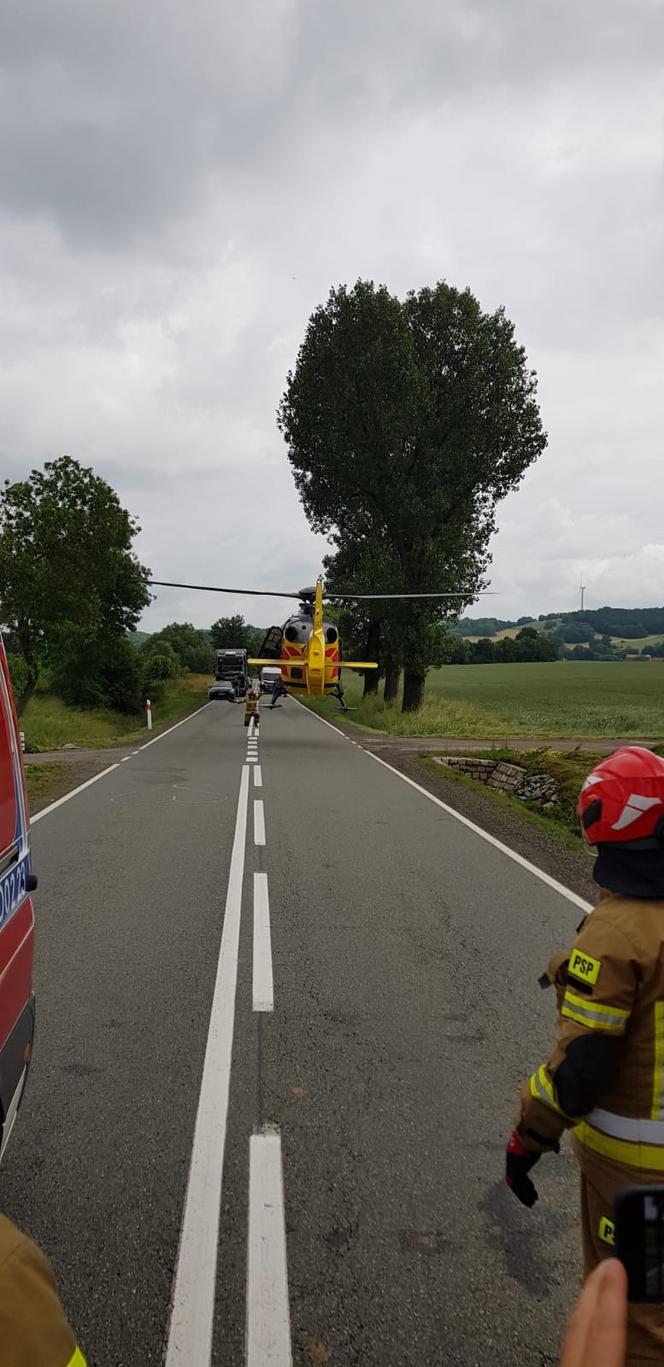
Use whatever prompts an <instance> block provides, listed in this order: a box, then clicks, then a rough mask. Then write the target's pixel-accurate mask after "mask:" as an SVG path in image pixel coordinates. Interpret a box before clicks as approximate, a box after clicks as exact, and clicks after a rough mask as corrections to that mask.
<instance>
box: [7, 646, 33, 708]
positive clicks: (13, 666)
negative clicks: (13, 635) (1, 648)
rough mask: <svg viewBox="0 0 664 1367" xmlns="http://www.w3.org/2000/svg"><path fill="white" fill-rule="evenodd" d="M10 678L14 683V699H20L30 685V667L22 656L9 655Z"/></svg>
mask: <svg viewBox="0 0 664 1367" xmlns="http://www.w3.org/2000/svg"><path fill="white" fill-rule="evenodd" d="M7 663H8V665H9V677H10V679H11V681H12V688H13V690H14V697H15V698H20V696H21V694H22V693H23V690H24V689H25V688H26V687H27V683H28V666H27V665H26V663H25V660H24V659H23V656H22V655H8V656H7Z"/></svg>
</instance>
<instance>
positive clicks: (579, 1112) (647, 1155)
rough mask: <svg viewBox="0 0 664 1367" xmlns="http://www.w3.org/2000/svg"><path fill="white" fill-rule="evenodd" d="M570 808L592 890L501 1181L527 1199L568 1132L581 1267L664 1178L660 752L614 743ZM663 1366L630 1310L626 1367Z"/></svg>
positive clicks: (660, 1336) (661, 1317)
mask: <svg viewBox="0 0 664 1367" xmlns="http://www.w3.org/2000/svg"><path fill="white" fill-rule="evenodd" d="M578 813H579V817H580V821H581V828H582V832H583V836H584V839H585V840H586V841H587V843H588V844H589V845H594V846H596V847H597V858H596V861H595V866H594V873H593V876H594V879H595V882H596V883H598V885H599V887H600V896H599V901H598V904H597V906H596V907H595V910H594V911H593V912H592V913H591V914H590V915H589V916H587V917H586V918H585V920H584V921H583V922H582V925H581V926H580V928H579V933H578V935H577V939H576V940H575V942H574V945H573V946H572V949H571V950H570V951H569V952H566V953H564V954H557V955H556V956H555V958H554V959H552V961H551V963H550V964H549V967H548V969H547V971H546V973H545V974H544V975H543V978H541V979H540V983H541V985H542V986H543V987H546V986H549V985H551V984H554V985H555V987H556V992H557V997H558V1010H559V1017H558V1032H557V1039H556V1045H555V1048H554V1051H553V1053H552V1055H551V1057H550V1059H549V1060H548V1062H546V1063H544V1064H542V1065H541V1067H539V1068H538V1069H537V1071H536V1072H535V1073H534V1074H533V1076H532V1077H531V1078H530V1079H529V1080H528V1081H527V1082H526V1083H524V1085H523V1088H522V1091H521V1100H520V1107H519V1112H518V1116H517V1120H516V1125H515V1129H514V1130H513V1132H512V1135H511V1137H510V1140H509V1143H508V1145H507V1155H506V1180H507V1184H508V1186H509V1187H510V1189H511V1190H512V1192H513V1193H514V1195H515V1196H516V1197H517V1198H518V1200H519V1201H521V1202H522V1203H523V1205H525V1206H528V1207H530V1206H533V1205H534V1203H535V1201H536V1200H537V1192H536V1190H535V1187H534V1185H533V1182H532V1180H531V1177H530V1172H531V1170H532V1168H533V1167H534V1166H535V1164H536V1163H537V1162H538V1160H539V1158H540V1156H541V1155H542V1154H543V1153H557V1152H558V1149H559V1141H560V1138H561V1136H562V1134H563V1131H564V1130H566V1129H572V1130H573V1132H574V1133H573V1139H572V1144H573V1148H574V1152H575V1156H576V1158H577V1161H578V1164H579V1167H580V1170H581V1223H582V1235H583V1256H584V1267H585V1272H586V1273H588V1272H590V1271H591V1270H592V1269H593V1268H594V1267H595V1266H596V1265H597V1264H598V1263H599V1262H600V1261H601V1260H602V1259H604V1258H608V1257H610V1256H611V1254H612V1252H613V1237H614V1231H613V1201H614V1197H615V1196H616V1194H617V1193H618V1192H619V1191H620V1190H621V1189H622V1188H624V1187H626V1186H630V1185H636V1184H647V1185H650V1184H653V1183H658V1182H659V1183H661V1182H662V1181H663V1180H664V760H662V759H660V758H659V756H657V755H654V754H652V752H651V751H650V750H645V749H642V748H641V747H639V746H627V747H625V748H624V749H622V750H618V751H616V753H615V754H614V755H612V756H611V757H610V758H609V759H606V760H604V761H603V762H602V763H601V764H598V765H597V767H596V768H595V769H594V770H593V771H592V773H591V774H589V776H588V778H587V779H586V781H585V783H584V785H583V788H582V790H581V793H580V796H579V801H578ZM663 1361H664V1304H661V1303H660V1304H657V1303H653V1304H648V1305H630V1307H629V1328H628V1349H627V1363H628V1364H629V1367H645V1365H646V1364H653V1363H655V1362H663Z"/></svg>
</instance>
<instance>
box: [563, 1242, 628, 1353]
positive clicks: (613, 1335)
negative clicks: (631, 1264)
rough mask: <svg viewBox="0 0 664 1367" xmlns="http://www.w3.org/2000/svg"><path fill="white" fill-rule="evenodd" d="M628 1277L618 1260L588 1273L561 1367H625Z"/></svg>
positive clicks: (613, 1259)
mask: <svg viewBox="0 0 664 1367" xmlns="http://www.w3.org/2000/svg"><path fill="white" fill-rule="evenodd" d="M626 1344H627V1274H626V1272H625V1269H624V1267H623V1265H622V1263H620V1262H618V1259H617V1258H607V1259H605V1261H604V1262H601V1263H600V1264H599V1267H596V1268H595V1270H594V1272H591V1274H590V1276H589V1277H588V1280H587V1281H586V1284H585V1286H584V1288H583V1291H582V1292H581V1295H580V1296H579V1299H578V1301H577V1305H576V1309H575V1311H574V1313H573V1315H572V1318H571V1320H570V1322H569V1327H568V1330H567V1337H566V1339H565V1343H564V1345H563V1354H562V1357H561V1359H560V1367H625V1351H626Z"/></svg>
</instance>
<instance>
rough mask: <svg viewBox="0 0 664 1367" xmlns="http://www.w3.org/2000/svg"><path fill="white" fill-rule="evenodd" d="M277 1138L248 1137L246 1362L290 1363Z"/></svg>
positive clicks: (280, 1366)
mask: <svg viewBox="0 0 664 1367" xmlns="http://www.w3.org/2000/svg"><path fill="white" fill-rule="evenodd" d="M292 1361H293V1356H292V1352H291V1342H290V1315H289V1310H288V1272H287V1264H286V1220H285V1215H284V1179H283V1169H282V1161H281V1137H280V1135H279V1134H278V1133H272V1134H270V1133H266V1134H254V1135H252V1137H251V1139H250V1140H249V1246H248V1275H247V1367H291V1363H292Z"/></svg>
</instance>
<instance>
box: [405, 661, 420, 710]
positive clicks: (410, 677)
mask: <svg viewBox="0 0 664 1367" xmlns="http://www.w3.org/2000/svg"><path fill="white" fill-rule="evenodd" d="M423 702H424V675H423V674H411V673H410V672H409V670H405V672H404V676H403V702H402V704H401V711H402V712H419V710H420V708H421V706H422V703H423Z"/></svg>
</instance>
